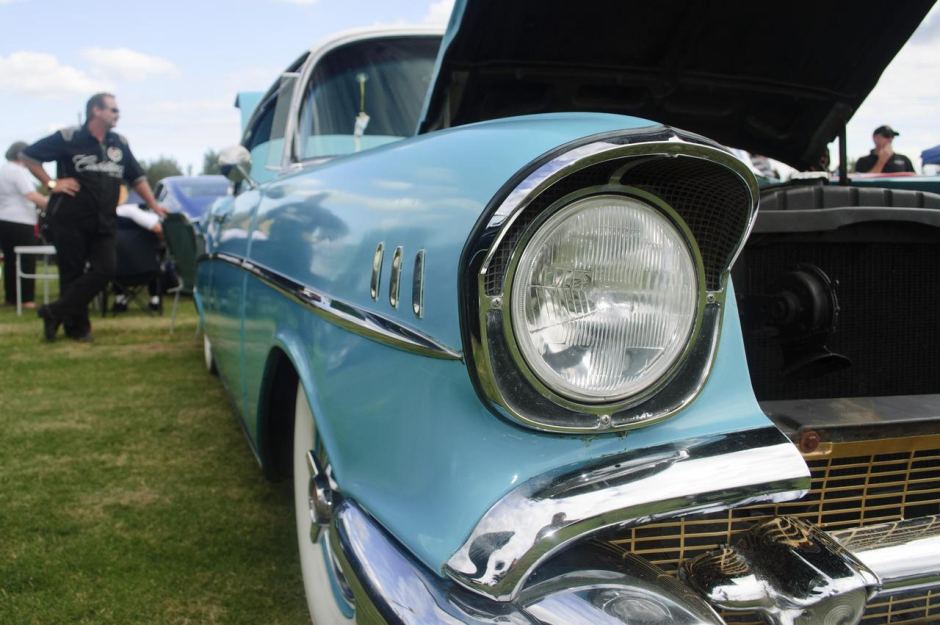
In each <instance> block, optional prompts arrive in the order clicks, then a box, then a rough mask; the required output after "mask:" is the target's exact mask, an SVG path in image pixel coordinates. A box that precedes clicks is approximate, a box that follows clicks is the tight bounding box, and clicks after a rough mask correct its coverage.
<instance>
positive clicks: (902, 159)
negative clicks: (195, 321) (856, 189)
mask: <svg viewBox="0 0 940 625" xmlns="http://www.w3.org/2000/svg"><path fill="white" fill-rule="evenodd" d="M877 162H878V155H877V154H875V151H874V150H872V151H871V152H869V153H868V156H863V157H862V158H860V159H858V160H857V161H856V162H855V171H857V172H858V173H860V174H864V173H867V172H869V171H871V168H872V167H874V166H875V163H877ZM881 171H882V173H885V174H897V173H901V172H905V171H910V172H913V171H914V165H913V164H912V163H911V159H909V158H907V157H906V156H904V155H903V154H897V153H895V154H894V156H892V157H891V158H889V159H888V162H886V163H885V166H884V169H882V170H881Z"/></svg>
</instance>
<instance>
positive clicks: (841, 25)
mask: <svg viewBox="0 0 940 625" xmlns="http://www.w3.org/2000/svg"><path fill="white" fill-rule="evenodd" d="M933 4H934V0H905V1H904V2H894V3H891V4H888V5H884V4H879V5H877V7H875V6H873V5H871V4H870V3H860V2H857V1H854V2H848V1H846V0H832V1H820V0H813V1H808V0H793V1H792V2H785V3H770V4H768V3H764V2H753V0H748V1H744V0H714V1H711V2H709V1H704V0H697V1H696V0H658V1H655V2H631V1H629V0H586V1H584V2H575V1H572V0H538V1H537V2H536V1H531V2H529V1H511V2H507V1H505V0H457V3H456V6H455V7H454V13H453V15H452V17H451V23H450V26H449V28H448V31H447V34H446V35H445V37H444V42H443V44H442V48H441V53H440V56H439V58H438V68H437V76H436V78H435V83H434V85H433V87H432V90H431V91H430V93H429V94H428V99H427V102H426V103H425V111H424V116H423V119H422V122H421V126H420V128H419V132H427V131H429V130H433V129H438V128H445V127H449V126H458V125H462V124H467V123H471V122H476V121H482V120H486V119H493V118H498V117H507V116H511V115H522V114H527V113H545V112H557V111H597V112H608V113H621V114H625V115H632V116H635V117H644V118H648V119H651V120H655V121H657V122H661V123H664V124H667V125H671V126H675V127H678V128H682V129H685V130H689V131H692V132H696V133H699V134H702V135H705V136H708V137H710V138H712V139H715V140H717V141H720V142H721V143H723V144H725V145H729V146H733V147H738V148H743V149H745V150H748V151H750V152H754V153H759V154H764V155H766V156H770V157H773V158H776V159H778V160H780V161H783V162H786V163H789V164H790V165H793V166H794V167H798V168H808V167H811V166H812V165H813V164H815V163H816V162H818V160H819V156H820V155H821V153H822V151H823V149H824V148H825V146H826V144H827V143H829V142H830V141H832V140H833V139H834V138H836V136H838V134H839V132H840V129H841V128H842V127H843V126H844V124H845V123H846V122H847V121H848V120H849V118H850V117H851V116H852V114H853V113H854V112H855V110H856V109H857V108H858V106H859V105H860V104H861V103H862V101H863V100H864V99H865V97H866V96H867V95H868V93H869V92H870V91H871V90H872V88H874V86H875V84H876V83H877V82H878V78H879V77H880V76H881V73H882V72H883V71H884V69H885V67H886V66H887V65H888V63H889V62H890V61H891V59H892V58H894V55H895V54H896V53H897V52H898V50H900V48H901V47H902V46H903V45H904V43H905V42H906V41H907V39H908V38H909V37H910V36H911V33H913V32H914V29H915V28H917V25H918V24H919V23H920V22H921V20H923V18H924V16H925V15H926V14H927V12H928V11H929V10H930V8H931V6H932V5H933ZM924 79H925V80H930V77H929V76H925V77H924ZM887 113H889V112H887ZM889 121H890V120H889Z"/></svg>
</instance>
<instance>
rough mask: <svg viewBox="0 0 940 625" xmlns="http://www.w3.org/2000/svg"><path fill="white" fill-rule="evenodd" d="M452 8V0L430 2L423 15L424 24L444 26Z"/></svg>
mask: <svg viewBox="0 0 940 625" xmlns="http://www.w3.org/2000/svg"><path fill="white" fill-rule="evenodd" d="M453 10H454V0H438V2H432V3H431V6H429V7H428V12H427V13H426V14H425V16H424V22H425V23H426V24H434V25H441V26H446V25H447V21H448V20H449V19H450V14H451V12H452V11H453Z"/></svg>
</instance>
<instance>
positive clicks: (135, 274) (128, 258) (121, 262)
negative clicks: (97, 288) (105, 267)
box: [101, 217, 162, 316]
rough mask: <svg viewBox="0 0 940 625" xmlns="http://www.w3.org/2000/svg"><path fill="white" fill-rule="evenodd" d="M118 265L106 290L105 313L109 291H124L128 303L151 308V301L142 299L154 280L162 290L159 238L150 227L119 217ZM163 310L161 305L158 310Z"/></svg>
mask: <svg viewBox="0 0 940 625" xmlns="http://www.w3.org/2000/svg"><path fill="white" fill-rule="evenodd" d="M115 243H116V247H117V266H116V267H115V275H114V278H112V280H111V284H110V285H109V287H108V288H107V289H106V290H105V292H104V300H103V302H102V308H101V313H102V316H103V315H104V314H106V312H107V310H108V294H109V293H110V294H124V295H126V296H127V301H128V303H130V302H132V301H133V302H135V303H136V304H137V305H138V306H139V307H140V308H141V309H143V310H147V311H148V312H152V311H150V307H149V305H148V304H149V301H147V300H143V299H142V298H141V293H142V292H145V291H146V290H147V288H148V286H149V285H150V284H151V283H155V284H156V287H157V293H160V292H161V289H160V286H161V285H160V255H161V246H160V240H159V239H158V238H157V235H155V234H154V233H153V232H151V231H150V230H146V229H144V228H141V227H140V226H138V225H137V224H135V223H134V222H132V221H131V220H129V219H124V218H123V217H118V220H117V230H116V233H115ZM158 312H161V313H162V308H161V309H158Z"/></svg>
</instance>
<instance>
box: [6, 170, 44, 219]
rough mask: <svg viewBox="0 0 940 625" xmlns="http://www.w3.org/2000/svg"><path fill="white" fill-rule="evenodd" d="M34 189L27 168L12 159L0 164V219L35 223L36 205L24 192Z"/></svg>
mask: <svg viewBox="0 0 940 625" xmlns="http://www.w3.org/2000/svg"><path fill="white" fill-rule="evenodd" d="M35 190H36V186H35V185H34V183H33V177H32V176H31V175H30V174H29V170H27V169H26V168H25V167H23V166H22V165H20V164H19V163H14V162H13V161H4V163H3V164H2V165H0V221H12V222H13V223H17V224H27V225H30V226H34V225H36V219H37V215H36V205H35V204H33V203H32V202H30V201H29V200H27V199H26V194H27V193H31V192H33V191H35Z"/></svg>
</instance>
